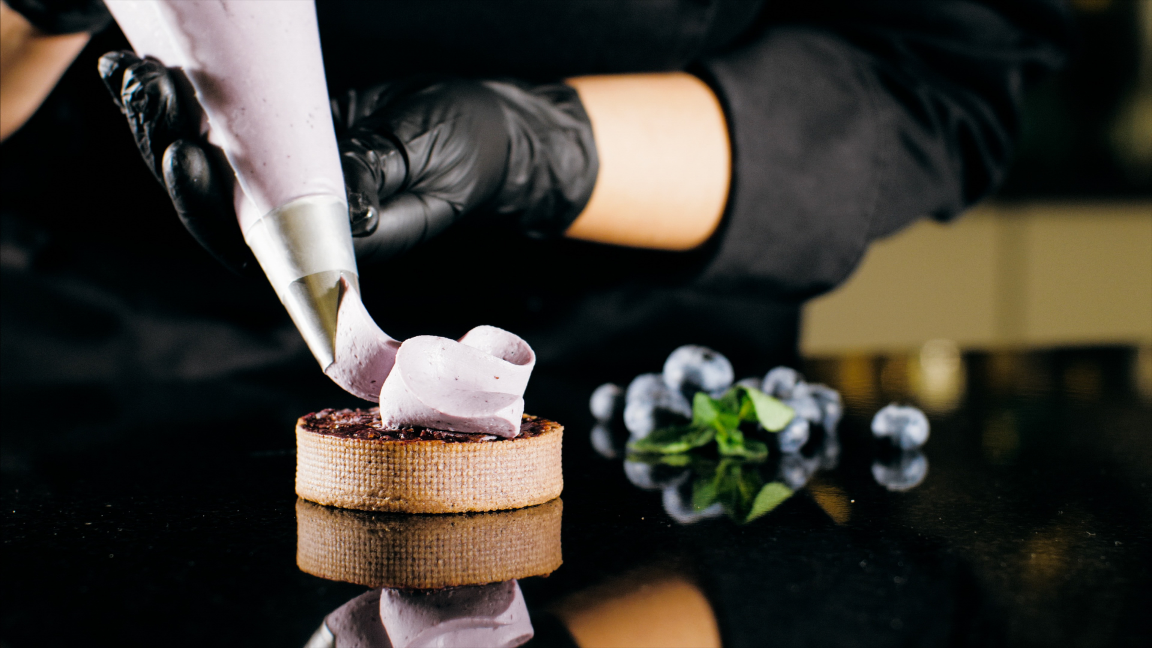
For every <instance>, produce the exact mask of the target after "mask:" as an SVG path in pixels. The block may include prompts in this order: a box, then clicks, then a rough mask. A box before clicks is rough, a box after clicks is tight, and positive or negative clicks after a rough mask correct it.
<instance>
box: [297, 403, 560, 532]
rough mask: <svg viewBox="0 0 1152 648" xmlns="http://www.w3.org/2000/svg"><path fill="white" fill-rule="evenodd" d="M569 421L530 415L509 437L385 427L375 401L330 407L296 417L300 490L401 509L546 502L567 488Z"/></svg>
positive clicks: (331, 501) (336, 502)
mask: <svg viewBox="0 0 1152 648" xmlns="http://www.w3.org/2000/svg"><path fill="white" fill-rule="evenodd" d="M563 435H564V427H563V426H562V425H560V424H559V423H555V422H553V421H548V420H546V419H541V418H536V417H534V416H529V415H527V414H525V415H524V418H523V421H522V423H521V426H520V435H519V436H517V437H515V438H512V439H505V438H502V437H497V436H492V435H481V434H460V433H455V432H444V431H440V430H430V429H424V428H405V429H400V430H384V429H383V428H382V427H381V426H380V413H379V411H378V410H377V409H376V408H372V409H366V410H330V409H328V410H323V411H320V412H317V413H315V414H309V415H307V416H304V417H302V418H301V419H300V420H299V421H297V423H296V494H297V495H299V496H300V497H303V498H304V499H307V500H311V501H313V502H318V503H320V504H327V505H331V506H339V507H342V508H354V509H364V510H370V511H389V512H397V513H461V512H467V511H493V510H499V509H511V508H520V507H524V506H532V505H534V504H540V503H543V502H547V501H549V500H551V499H554V498H556V497H557V496H559V495H560V491H561V490H562V489H563V487H564V479H563V475H562V474H561V468H560V445H561V441H562V440H563Z"/></svg>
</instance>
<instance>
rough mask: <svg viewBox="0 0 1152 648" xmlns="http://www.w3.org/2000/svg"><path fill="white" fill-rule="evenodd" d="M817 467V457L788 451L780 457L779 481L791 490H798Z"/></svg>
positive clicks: (818, 462)
mask: <svg viewBox="0 0 1152 648" xmlns="http://www.w3.org/2000/svg"><path fill="white" fill-rule="evenodd" d="M819 468H820V460H819V459H818V458H811V459H810V458H808V457H805V456H804V455H800V454H794V453H788V454H785V455H783V456H781V457H780V468H779V474H780V481H782V482H784V484H785V485H786V486H788V488H791V489H792V490H800V489H801V488H804V486H805V485H806V484H807V483H808V480H810V479H812V475H814V474H816V471H817V470H818V469H819Z"/></svg>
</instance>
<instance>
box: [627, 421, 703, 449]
mask: <svg viewBox="0 0 1152 648" xmlns="http://www.w3.org/2000/svg"><path fill="white" fill-rule="evenodd" d="M715 436H716V431H715V430H714V429H713V428H711V427H707V426H700V425H681V426H676V427H668V428H661V429H659V430H654V431H653V432H652V434H649V435H648V436H646V437H644V438H643V439H636V440H634V441H629V442H628V450H630V451H632V452H650V453H655V454H676V453H680V452H688V451H689V450H691V449H692V448H699V447H700V446H702V445H705V444H707V443H708V442H710V441H711V440H712V439H713V437H715Z"/></svg>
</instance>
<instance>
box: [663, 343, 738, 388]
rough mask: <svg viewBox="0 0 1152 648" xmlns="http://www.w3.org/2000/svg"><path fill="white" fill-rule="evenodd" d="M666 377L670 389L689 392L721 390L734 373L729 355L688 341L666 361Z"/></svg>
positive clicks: (730, 383) (728, 383) (727, 384)
mask: <svg viewBox="0 0 1152 648" xmlns="http://www.w3.org/2000/svg"><path fill="white" fill-rule="evenodd" d="M663 377H664V384H666V385H668V387H669V388H670V389H673V390H675V391H678V392H682V393H684V394H687V395H690V394H692V393H693V392H696V391H701V390H703V391H706V392H708V393H710V394H714V393H716V392H722V391H723V390H725V389H728V387H729V386H731V385H732V379H733V378H734V377H735V376H734V374H733V372H732V363H731V362H728V358H725V357H724V356H723V355H721V354H720V353H718V352H716V351H713V350H712V349H709V348H708V347H702V346H697V345H695V344H686V345H684V346H682V347H680V348H678V349H676V350H675V351H673V352H672V353H671V354H670V355H669V356H668V359H667V360H665V361H664V375H663Z"/></svg>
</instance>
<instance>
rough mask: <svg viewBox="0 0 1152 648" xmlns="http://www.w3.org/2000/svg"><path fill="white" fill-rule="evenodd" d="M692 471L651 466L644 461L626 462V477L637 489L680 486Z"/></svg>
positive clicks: (681, 468) (662, 465)
mask: <svg viewBox="0 0 1152 648" xmlns="http://www.w3.org/2000/svg"><path fill="white" fill-rule="evenodd" d="M690 472H691V471H690V470H689V469H688V468H685V467H677V466H669V465H667V464H661V463H657V464H650V463H644V462H642V461H627V460H625V461H624V475H625V476H626V477H628V481H630V482H632V484H633V485H634V486H636V487H637V488H642V489H644V490H661V489H663V488H672V487H675V486H679V485H680V484H681V483H683V482H684V480H686V479H688V475H689V473H690Z"/></svg>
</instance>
